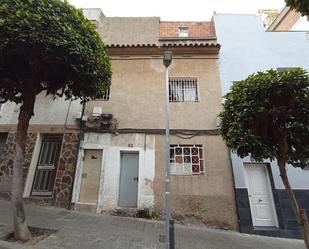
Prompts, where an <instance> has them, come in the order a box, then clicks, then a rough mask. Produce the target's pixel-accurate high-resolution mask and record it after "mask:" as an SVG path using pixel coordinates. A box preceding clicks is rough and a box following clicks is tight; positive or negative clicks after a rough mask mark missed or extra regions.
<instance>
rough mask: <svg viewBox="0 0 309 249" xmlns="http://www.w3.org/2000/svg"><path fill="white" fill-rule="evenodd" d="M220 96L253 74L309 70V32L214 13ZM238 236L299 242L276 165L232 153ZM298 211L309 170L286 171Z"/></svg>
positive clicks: (307, 197)
mask: <svg viewBox="0 0 309 249" xmlns="http://www.w3.org/2000/svg"><path fill="white" fill-rule="evenodd" d="M214 22H215V27H216V34H217V37H218V42H219V43H220V44H222V47H221V50H220V70H221V72H220V75H221V84H222V91H223V95H225V94H226V93H227V92H228V91H229V89H230V87H231V85H232V84H233V82H234V81H238V80H243V79H246V78H247V77H248V76H249V75H250V74H253V73H255V72H258V71H265V70H268V69H271V68H272V69H277V68H293V67H302V68H305V69H309V60H308V58H309V32H292V31H290V32H267V31H265V30H264V27H263V22H262V18H261V16H258V15H243V14H241V15H240V14H215V15H214ZM231 163H232V168H233V173H234V182H235V194H236V203H237V212H238V220H239V228H240V231H241V232H245V233H254V234H262V235H269V236H280V237H292V238H299V237H301V233H300V231H299V228H298V224H297V221H296V218H295V216H294V214H293V211H292V208H291V206H290V203H289V199H288V196H287V193H286V191H285V189H284V185H283V183H282V181H281V178H280V175H279V171H278V166H277V163H276V162H275V161H273V162H270V161H265V162H264V163H259V164H258V163H254V162H252V161H251V160H250V158H244V159H241V158H240V157H238V156H237V155H236V154H233V153H231ZM287 171H288V176H289V179H290V182H291V185H292V188H293V189H294V192H295V195H296V197H297V199H298V201H299V204H300V207H301V208H306V209H307V212H308V210H309V181H308V179H309V170H302V169H298V168H293V167H292V166H288V167H287Z"/></svg>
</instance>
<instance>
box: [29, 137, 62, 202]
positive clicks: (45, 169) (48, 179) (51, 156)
mask: <svg viewBox="0 0 309 249" xmlns="http://www.w3.org/2000/svg"><path fill="white" fill-rule="evenodd" d="M61 143H62V135H45V136H44V137H43V141H42V146H41V151H40V155H39V159H38V164H37V169H36V173H35V177H34V181H33V186H32V195H41V196H51V195H52V192H53V187H54V181H55V176H56V171H57V166H58V161H59V154H60V149H61Z"/></svg>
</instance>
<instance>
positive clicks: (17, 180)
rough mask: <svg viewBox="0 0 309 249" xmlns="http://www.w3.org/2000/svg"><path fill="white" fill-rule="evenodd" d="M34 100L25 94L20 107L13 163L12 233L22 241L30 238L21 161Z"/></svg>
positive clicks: (22, 160)
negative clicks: (25, 209) (24, 202)
mask: <svg viewBox="0 0 309 249" xmlns="http://www.w3.org/2000/svg"><path fill="white" fill-rule="evenodd" d="M34 102H35V96H26V97H25V98H24V101H23V104H22V106H21V107H20V111H19V116H18V125H17V132H16V142H15V155H14V165H13V184H12V209H13V216H14V233H15V239H16V240H18V241H22V242H25V241H28V240H29V239H31V233H30V231H29V229H28V226H27V222H26V216H25V211H24V204H23V190H24V179H23V162H24V157H25V149H26V142H27V131H28V127H29V121H30V118H31V116H32V115H33V108H34Z"/></svg>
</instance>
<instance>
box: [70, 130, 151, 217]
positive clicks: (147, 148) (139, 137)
mask: <svg viewBox="0 0 309 249" xmlns="http://www.w3.org/2000/svg"><path fill="white" fill-rule="evenodd" d="M129 144H130V146H131V145H133V147H129V146H128V145H129ZM85 149H102V150H103V162H102V167H101V179H100V189H99V196H98V206H97V211H98V212H100V211H101V210H112V209H116V208H117V207H118V192H119V180H120V153H121V152H124V151H135V152H138V153H139V172H138V173H139V176H138V177H139V182H138V208H139V209H142V208H152V207H153V206H154V193H153V181H154V177H155V136H153V135H145V134H119V135H111V134H99V133H86V134H85V137H84V140H83V141H81V144H80V150H79V156H78V163H77V169H76V174H75V183H74V187H73V198H72V202H73V203H78V200H79V193H80V186H81V175H82V172H83V160H82V158H83V153H84V150H85Z"/></svg>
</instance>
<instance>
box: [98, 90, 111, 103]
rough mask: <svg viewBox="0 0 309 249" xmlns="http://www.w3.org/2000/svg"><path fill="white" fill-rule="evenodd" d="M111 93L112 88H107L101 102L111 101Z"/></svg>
mask: <svg viewBox="0 0 309 249" xmlns="http://www.w3.org/2000/svg"><path fill="white" fill-rule="evenodd" d="M110 91H111V88H110V87H109V88H107V89H106V91H105V94H104V95H103V97H102V98H100V99H99V100H104V101H107V100H109V95H110Z"/></svg>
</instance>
